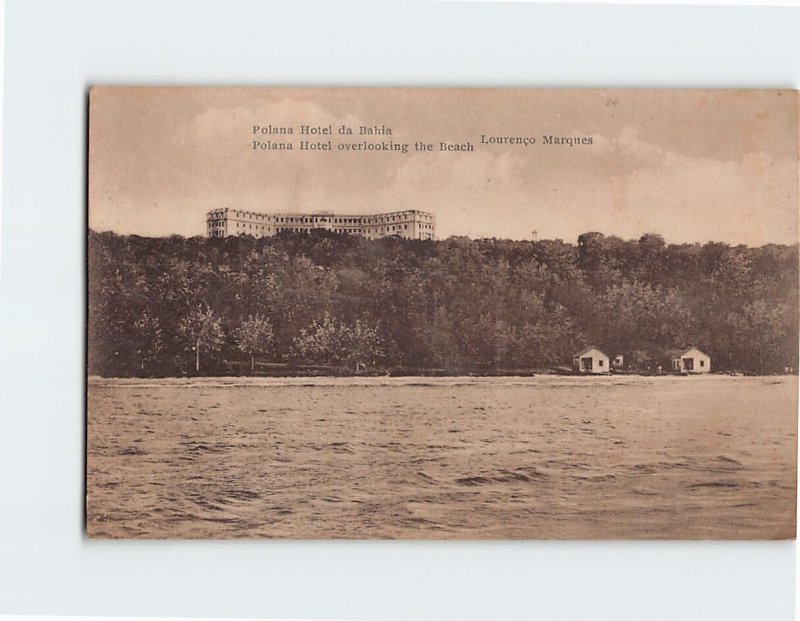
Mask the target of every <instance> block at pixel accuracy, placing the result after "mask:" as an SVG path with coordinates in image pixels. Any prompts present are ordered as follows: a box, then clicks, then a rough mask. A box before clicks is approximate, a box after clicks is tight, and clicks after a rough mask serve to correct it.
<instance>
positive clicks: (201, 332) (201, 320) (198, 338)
mask: <svg viewBox="0 0 800 621" xmlns="http://www.w3.org/2000/svg"><path fill="white" fill-rule="evenodd" d="M178 330H179V332H180V333H181V334H182V335H183V337H184V339H185V340H186V341H187V342H188V344H189V345H190V346H191V347H193V348H194V351H195V371H197V372H198V373H199V372H200V350H201V349H205V350H206V351H209V352H214V351H219V350H220V349H221V348H222V345H223V343H224V342H225V332H224V331H223V330H222V321H221V319H219V318H218V317H216V315H215V314H214V311H213V310H212V309H211V307H209V306H208V305H207V304H205V305H198V306H197V307H195V308H193V309H192V310H191V311H189V314H188V315H187V316H186V317H184V318H183V321H181V323H180V325H179V326H178Z"/></svg>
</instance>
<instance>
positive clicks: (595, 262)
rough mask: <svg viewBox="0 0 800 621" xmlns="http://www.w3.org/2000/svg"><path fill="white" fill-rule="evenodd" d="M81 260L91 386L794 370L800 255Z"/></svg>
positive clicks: (129, 242)
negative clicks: (292, 375) (339, 375)
mask: <svg viewBox="0 0 800 621" xmlns="http://www.w3.org/2000/svg"><path fill="white" fill-rule="evenodd" d="M88 262H89V279H88V293H89V296H88V299H89V308H88V321H89V360H88V363H89V372H90V373H92V374H101V375H150V374H166V375H175V374H182V373H190V374H192V373H221V372H231V371H236V372H252V371H254V370H258V369H263V368H265V366H266V365H267V364H268V363H285V364H290V365H294V366H295V367H299V366H301V365H317V366H323V367H326V368H331V369H349V370H350V371H354V370H357V369H358V370H360V369H367V370H368V371H382V370H405V371H408V372H411V371H415V370H416V371H423V370H431V369H439V370H444V371H449V372H502V371H514V370H524V369H527V370H530V369H537V368H545V367H553V366H559V365H569V364H570V361H571V356H572V354H573V353H574V352H575V350H577V349H579V348H580V347H582V346H584V345H588V344H594V345H597V346H599V347H600V348H601V349H603V350H604V351H606V352H607V353H609V354H611V355H614V354H617V353H622V354H624V355H625V357H626V360H627V361H628V364H629V365H631V366H632V367H633V368H636V369H639V370H652V369H654V368H656V367H657V366H658V365H664V364H666V365H668V358H669V356H670V355H671V354H672V353H673V352H674V351H675V350H679V349H682V348H685V347H688V346H690V345H696V346H698V347H700V348H701V349H703V350H705V351H706V352H707V353H709V354H710V355H711V356H712V359H713V367H714V369H715V370H739V371H746V372H753V373H770V372H782V371H784V370H785V369H786V368H791V369H792V370H795V369H797V357H798V355H797V350H798V247H797V245H793V246H781V245H767V246H763V247H760V248H749V247H746V246H729V245H726V244H722V243H715V242H711V243H707V244H703V245H701V244H680V245H667V244H665V243H664V240H663V239H662V238H661V237H660V236H659V235H653V234H649V235H644V236H643V237H642V238H640V239H639V240H632V241H626V240H622V239H620V238H617V237H607V236H603V235H601V234H600V233H585V234H583V235H581V236H580V237H579V238H578V243H577V245H573V244H569V243H565V242H562V241H560V240H555V241H553V240H543V241H538V242H533V241H510V240H504V239H480V240H471V239H467V238H461V237H457V238H450V239H447V240H443V241H413V240H403V239H398V238H387V239H383V240H378V241H368V240H366V239H363V238H360V237H353V236H348V235H339V234H336V233H331V232H329V231H324V230H319V231H315V232H313V233H311V234H302V233H298V234H291V233H282V234H280V235H278V236H276V237H272V238H263V239H254V238H251V237H230V238H224V239H207V238H200V237H197V238H190V239H185V238H182V237H178V236H173V237H169V238H144V237H137V236H119V235H115V234H112V233H94V232H90V234H89V241H88ZM664 368H668V366H666V367H664Z"/></svg>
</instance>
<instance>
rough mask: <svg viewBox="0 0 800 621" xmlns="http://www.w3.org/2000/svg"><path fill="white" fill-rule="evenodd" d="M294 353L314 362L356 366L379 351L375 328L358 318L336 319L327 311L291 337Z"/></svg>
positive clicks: (370, 358)
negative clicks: (348, 319)
mask: <svg viewBox="0 0 800 621" xmlns="http://www.w3.org/2000/svg"><path fill="white" fill-rule="evenodd" d="M294 351H295V355H296V356H297V357H298V358H300V359H302V360H304V361H306V362H311V363H316V364H341V365H346V366H348V367H350V366H352V367H354V368H355V369H356V370H358V369H359V368H360V367H361V365H366V364H367V363H370V364H371V363H373V361H374V360H375V358H377V357H378V356H380V355H381V354H382V349H381V340H380V338H379V337H378V331H377V330H376V329H375V328H374V327H373V326H370V325H368V324H367V323H366V322H364V321H361V320H359V319H357V320H356V321H354V322H353V323H343V322H341V321H336V320H335V319H333V317H331V315H330V314H329V313H325V314H324V315H323V316H322V318H321V319H319V320H316V321H314V322H313V323H312V324H311V325H310V326H309V327H308V328H304V329H303V330H301V331H300V335H299V336H297V337H296V338H295V339H294Z"/></svg>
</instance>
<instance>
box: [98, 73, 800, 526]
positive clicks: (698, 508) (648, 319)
mask: <svg viewBox="0 0 800 621" xmlns="http://www.w3.org/2000/svg"><path fill="white" fill-rule="evenodd" d="M88 210H89V214H88V219H89V230H88V300H87V304H88V332H87V338H88V359H87V364H88V369H87V384H88V386H87V400H88V402H87V409H88V413H87V421H88V433H87V472H86V495H87V497H86V507H87V513H86V520H87V523H86V528H87V532H88V534H89V535H90V536H92V537H100V538H242V537H269V538H293V539H298V538H299V539H333V538H348V539H372V538H403V539H786V538H794V536H795V506H796V448H797V388H798V387H797V368H798V94H797V92H794V91H778V90H747V91H746V90H738V91H733V90H714V91H712V90H540V89H408V88H403V89H400V88H398V89H390V88H380V89H375V88H365V89H339V88H329V89H312V88H308V89H305V88H292V89H274V88H143V87H136V88H134V87H102V86H99V87H95V88H93V89H92V90H91V93H90V113H89V206H88Z"/></svg>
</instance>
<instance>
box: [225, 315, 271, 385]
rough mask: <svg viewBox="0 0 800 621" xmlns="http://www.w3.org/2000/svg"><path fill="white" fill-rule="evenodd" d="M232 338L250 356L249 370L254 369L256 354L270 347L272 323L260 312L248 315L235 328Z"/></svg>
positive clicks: (268, 349) (263, 352) (265, 351)
mask: <svg viewBox="0 0 800 621" xmlns="http://www.w3.org/2000/svg"><path fill="white" fill-rule="evenodd" d="M234 340H235V342H236V346H237V347H238V348H239V350H240V351H242V352H244V353H245V354H248V355H249V356H250V370H251V371H255V369H256V358H255V357H256V354H266V353H267V352H269V351H270V350H271V349H272V346H273V342H274V334H273V330H272V324H271V323H270V321H269V319H267V318H266V317H264V316H263V315H261V314H257V315H248V316H247V319H245V320H244V321H243V322H242V325H240V326H239V327H238V328H237V329H236V332H235V334H234Z"/></svg>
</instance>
